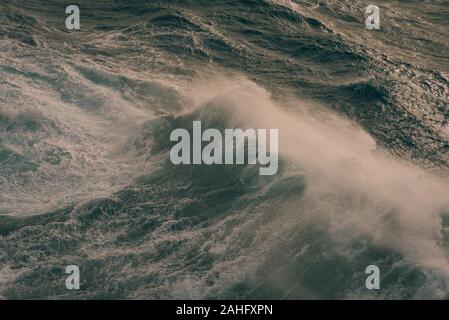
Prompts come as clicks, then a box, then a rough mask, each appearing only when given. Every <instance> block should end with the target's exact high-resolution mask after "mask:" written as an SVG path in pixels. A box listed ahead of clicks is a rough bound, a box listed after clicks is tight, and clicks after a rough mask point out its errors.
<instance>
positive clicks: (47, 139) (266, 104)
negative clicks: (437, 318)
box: [0, 0, 449, 299]
mask: <svg viewBox="0 0 449 320" xmlns="http://www.w3.org/2000/svg"><path fill="white" fill-rule="evenodd" d="M76 2H77V3H78V4H79V6H80V9H81V30H79V31H68V30H66V29H65V19H66V16H67V15H66V14H65V7H66V6H67V5H70V4H73V1H56V0H47V1H38V0H26V1H25V0H1V2H0V52H1V54H0V181H1V184H0V297H4V298H7V299H17V298H33V299H36V298H45V299H53V298H64V299H66V298H83V299H84V298H96V299H98V298H129V299H132V298H145V299H158V298H214V299H216V298H231V299H235V298H264V299H278V298H309V299H320V298H321V299H323V298H330V299H352V298H386V299H404V298H447V297H448V289H449V281H448V279H449V278H448V276H449V260H448V258H449V256H448V255H449V242H448V241H449V240H448V239H449V238H448V237H449V233H448V232H449V230H448V227H449V179H448V176H447V173H448V172H449V144H448V136H449V126H448V120H449V111H448V102H449V86H448V83H449V75H448V73H449V54H448V53H449V48H448V47H449V44H448V41H447V35H448V32H449V27H448V26H449V24H448V21H449V3H448V1H447V0H440V1H438V0H427V1H422V0H420V1H415V0H409V1H378V2H379V3H378V4H379V5H380V7H381V30H378V31H376V30H371V31H370V30H366V29H365V17H364V13H365V8H366V6H367V5H368V4H370V3H371V2H368V1H360V0H338V1H336V0H335V1H334V0H303V1H300V0H297V1H289V0H266V1H262V0H258V1H256V0H241V1H236V0H233V1H231V0H221V1H213V0H182V1H150V0H147V1H144V0H134V1H129V0H115V1H114V0H98V1H87V0H78V1H76ZM192 120H202V121H203V124H204V125H205V126H210V127H218V128H224V127H227V128H232V127H236V126H247V127H275V128H279V130H280V131H279V134H280V150H279V151H280V155H281V167H280V171H279V172H278V174H277V175H275V176H272V177H262V176H259V174H258V170H257V168H255V167H254V166H211V167H208V166H183V167H175V166H173V165H172V164H171V163H170V162H169V161H168V152H169V148H170V146H171V145H170V143H169V141H168V140H169V139H168V137H169V134H170V132H171V130H172V129H174V128H179V127H189V126H191V123H192ZM72 264H75V265H78V266H80V269H81V290H77V291H68V290H67V289H66V287H65V285H64V282H65V278H66V276H67V275H66V274H65V272H64V271H65V267H66V266H67V265H72ZM372 264H374V265H377V266H379V268H380V270H381V290H377V291H369V290H367V289H366V288H365V278H366V276H367V275H366V274H365V273H364V270H365V268H366V267H367V266H368V265H372Z"/></svg>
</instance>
